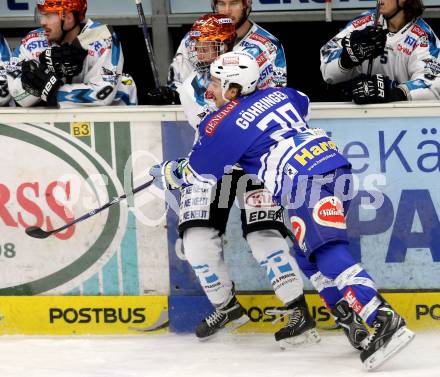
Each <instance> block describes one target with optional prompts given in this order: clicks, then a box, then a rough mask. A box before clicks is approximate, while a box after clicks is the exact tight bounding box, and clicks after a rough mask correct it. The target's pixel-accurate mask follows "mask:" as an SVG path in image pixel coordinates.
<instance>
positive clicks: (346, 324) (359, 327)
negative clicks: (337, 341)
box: [331, 300, 369, 351]
mask: <svg viewBox="0 0 440 377" xmlns="http://www.w3.org/2000/svg"><path fill="white" fill-rule="evenodd" d="M331 312H332V314H333V315H334V316H335V317H336V319H335V322H336V324H337V325H339V326H340V327H342V329H343V330H344V334H345V335H346V337H347V338H348V341H349V342H350V344H351V345H352V346H353V347H354V348H356V349H357V350H360V351H361V350H363V349H364V348H365V347H366V345H367V342H368V335H369V332H368V330H367V328H366V327H365V325H364V324H363V323H362V319H361V317H359V315H358V314H357V313H356V312H355V311H354V310H353V309H352V308H350V306H349V305H348V302H347V301H345V300H340V301H339V302H338V303H337V304H336V306H335V307H334V308H332V309H331Z"/></svg>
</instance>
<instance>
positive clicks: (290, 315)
mask: <svg viewBox="0 0 440 377" xmlns="http://www.w3.org/2000/svg"><path fill="white" fill-rule="evenodd" d="M266 313H267V314H269V315H274V314H281V317H280V318H279V319H277V320H275V321H274V323H275V322H278V321H280V320H281V319H283V318H285V317H287V323H286V324H285V325H284V327H283V328H282V329H280V330H278V331H277V332H276V333H275V340H276V341H277V342H278V344H279V345H280V347H281V349H283V350H284V349H286V348H290V347H292V346H296V345H298V344H302V343H305V342H308V343H318V342H319V341H320V340H321V338H320V336H319V334H318V332H317V331H316V329H315V327H316V323H315V320H314V319H313V318H312V316H311V315H310V313H309V309H308V308H307V304H306V301H305V299H304V296H301V297H300V298H298V299H297V300H295V301H293V302H291V303H289V304H288V305H287V306H286V307H285V308H280V309H271V310H266Z"/></svg>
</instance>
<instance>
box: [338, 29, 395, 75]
mask: <svg viewBox="0 0 440 377" xmlns="http://www.w3.org/2000/svg"><path fill="white" fill-rule="evenodd" d="M387 33H388V31H387V30H384V29H375V28H373V27H372V26H368V27H366V28H365V29H363V30H354V31H353V32H352V33H351V34H350V35H348V36H346V37H345V38H344V39H343V40H342V54H341V60H340V64H341V66H342V67H343V68H345V69H352V68H353V67H355V66H358V65H360V64H362V62H363V61H364V60H368V59H370V58H375V57H377V56H379V55H382V53H383V51H384V49H385V43H386V41H387Z"/></svg>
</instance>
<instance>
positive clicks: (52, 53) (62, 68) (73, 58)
mask: <svg viewBox="0 0 440 377" xmlns="http://www.w3.org/2000/svg"><path fill="white" fill-rule="evenodd" d="M86 56H87V51H85V50H83V49H80V48H77V47H74V46H72V45H69V44H67V43H65V44H63V45H62V46H60V47H59V46H54V47H51V48H48V49H46V50H44V51H43V53H42V54H41V55H40V63H41V64H42V65H43V66H45V67H47V68H48V69H49V70H50V71H52V72H54V73H55V74H56V75H57V76H58V77H60V78H62V77H65V78H71V77H73V76H76V75H78V74H80V73H81V71H82V69H83V63H84V59H85V58H86Z"/></svg>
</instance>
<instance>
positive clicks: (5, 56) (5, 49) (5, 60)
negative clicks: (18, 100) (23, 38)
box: [0, 34, 11, 106]
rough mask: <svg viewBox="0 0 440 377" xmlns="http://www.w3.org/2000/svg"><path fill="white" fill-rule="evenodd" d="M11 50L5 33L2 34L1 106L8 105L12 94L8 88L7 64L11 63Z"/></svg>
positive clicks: (0, 52)
mask: <svg viewBox="0 0 440 377" xmlns="http://www.w3.org/2000/svg"><path fill="white" fill-rule="evenodd" d="M10 56H11V52H10V50H9V46H8V43H7V42H6V39H5V38H3V35H1V34H0V106H7V105H8V104H9V100H10V99H11V96H10V94H9V89H8V79H7V77H6V66H7V65H8V64H9V58H10Z"/></svg>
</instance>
